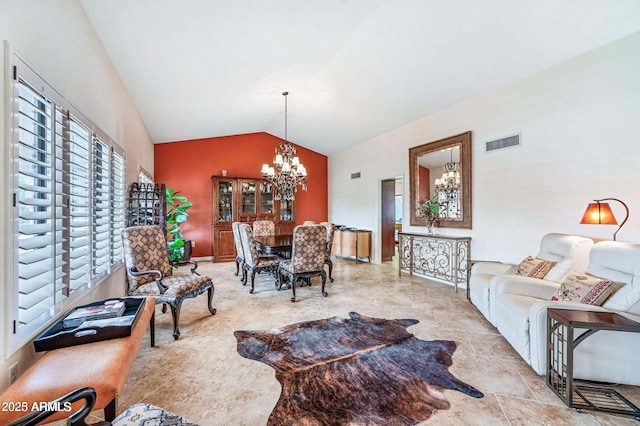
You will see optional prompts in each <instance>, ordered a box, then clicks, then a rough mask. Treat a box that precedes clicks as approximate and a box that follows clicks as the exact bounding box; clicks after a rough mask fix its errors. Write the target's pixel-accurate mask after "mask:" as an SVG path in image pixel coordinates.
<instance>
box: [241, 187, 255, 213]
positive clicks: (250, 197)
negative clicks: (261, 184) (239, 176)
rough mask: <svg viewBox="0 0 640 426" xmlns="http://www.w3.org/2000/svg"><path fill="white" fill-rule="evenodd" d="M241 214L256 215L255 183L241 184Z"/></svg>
mask: <svg viewBox="0 0 640 426" xmlns="http://www.w3.org/2000/svg"><path fill="white" fill-rule="evenodd" d="M241 185H242V214H256V183H255V182H242V183H241Z"/></svg>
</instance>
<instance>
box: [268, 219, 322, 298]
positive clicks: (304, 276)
mask: <svg viewBox="0 0 640 426" xmlns="http://www.w3.org/2000/svg"><path fill="white" fill-rule="evenodd" d="M326 244H327V228H326V227H325V226H319V225H311V226H304V225H299V226H296V227H295V228H294V229H293V244H292V247H291V259H287V260H282V261H280V267H279V268H278V275H279V280H280V283H283V280H284V278H287V279H288V281H289V283H290V285H291V290H292V292H293V296H292V297H291V301H292V302H295V301H296V281H298V280H305V281H307V282H310V279H311V278H312V277H315V276H318V275H319V276H320V277H322V288H321V292H322V296H324V297H327V292H326V291H325V290H324V287H325V284H326V282H327V273H326V272H325V270H324V261H325V256H326V252H327V249H326Z"/></svg>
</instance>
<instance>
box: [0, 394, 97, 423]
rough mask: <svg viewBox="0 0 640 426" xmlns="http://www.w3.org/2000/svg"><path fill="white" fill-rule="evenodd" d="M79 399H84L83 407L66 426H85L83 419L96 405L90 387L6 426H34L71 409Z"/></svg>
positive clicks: (67, 395) (70, 417)
mask: <svg viewBox="0 0 640 426" xmlns="http://www.w3.org/2000/svg"><path fill="white" fill-rule="evenodd" d="M81 399H84V405H83V406H82V407H81V408H80V409H79V410H78V411H77V412H75V413H73V414H72V415H70V416H69V422H68V423H67V424H70V425H71V426H86V425H87V423H86V422H85V417H87V416H88V415H89V413H91V410H92V409H93V406H94V405H95V403H96V391H95V389H93V388H90V387H86V388H80V389H76V390H74V391H72V392H69V393H68V394H66V395H64V396H61V397H60V398H58V399H56V400H55V401H52V403H48V404H47V406H46V408H45V409H44V410H40V411H32V412H31V413H29V414H27V415H26V416H23V417H21V418H19V419H17V420H14V421H13V422H11V423H9V424H8V425H7V426H31V425H34V426H35V425H37V424H39V423H40V422H42V420H44V419H46V418H47V417H49V416H51V415H53V414H55V413H57V412H59V411H69V410H70V409H71V404H72V403H73V402H76V401H79V400H81ZM52 408H54V409H52Z"/></svg>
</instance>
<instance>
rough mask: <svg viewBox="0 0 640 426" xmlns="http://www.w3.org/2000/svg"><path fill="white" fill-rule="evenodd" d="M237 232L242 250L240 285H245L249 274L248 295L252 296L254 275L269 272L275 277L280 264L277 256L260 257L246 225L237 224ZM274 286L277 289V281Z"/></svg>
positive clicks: (249, 229)
mask: <svg viewBox="0 0 640 426" xmlns="http://www.w3.org/2000/svg"><path fill="white" fill-rule="evenodd" d="M238 232H239V233H240V241H241V242H242V250H243V252H244V263H243V266H242V284H243V285H246V284H247V280H248V275H249V274H251V289H250V290H249V293H251V294H253V291H254V289H255V278H256V274H257V273H261V272H271V273H273V275H274V276H275V275H276V272H277V270H278V265H279V264H280V258H279V257H277V256H276V257H274V256H260V254H259V253H258V249H257V247H256V241H255V240H254V239H253V235H252V233H251V227H250V226H249V225H248V224H246V223H241V224H239V226H238ZM275 285H276V288H278V282H277V281H276V284H275Z"/></svg>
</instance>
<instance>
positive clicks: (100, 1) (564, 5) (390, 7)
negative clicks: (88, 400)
mask: <svg viewBox="0 0 640 426" xmlns="http://www.w3.org/2000/svg"><path fill="white" fill-rule="evenodd" d="M80 2H81V4H82V5H83V7H84V9H85V10H86V13H87V15H88V17H89V19H90V21H91V22H92V24H93V26H94V28H95V30H96V32H97V34H98V37H99V38H100V39H101V41H102V43H103V45H104V48H105V50H106V52H107V54H108V55H109V57H110V58H111V61H112V62H113V65H114V66H115V68H116V70H117V71H118V73H119V74H120V77H121V79H122V81H123V83H124V85H125V87H126V89H127V90H128V92H129V94H130V96H131V98H132V100H133V102H134V104H135V106H136V108H137V109H138V111H139V113H140V115H141V117H142V120H143V121H144V123H145V125H146V127H147V129H148V131H149V133H150V135H151V138H152V139H153V141H154V142H156V143H159V142H170V141H176V140H185V139H197V138H205V137H213V136H225V135H234V134H243V133H252V132H268V133H271V134H273V135H276V136H279V137H284V97H283V96H282V92H284V91H289V93H290V94H289V97H288V111H289V114H288V130H289V132H288V136H289V139H290V140H291V141H292V142H294V143H297V144H299V145H303V146H305V147H307V148H310V149H313V150H315V151H317V152H320V153H323V154H326V155H329V154H332V153H335V152H338V151H341V150H343V149H346V148H348V147H349V146H351V145H354V144H357V143H359V142H362V141H365V140H368V139H370V138H372V137H375V136H377V135H379V134H382V133H385V132H387V131H390V130H392V129H395V128H397V127H400V126H402V125H404V124H407V123H409V122H411V121H413V120H416V119H418V118H420V117H423V116H425V115H428V114H430V113H433V112H435V111H438V110H440V109H443V108H446V107H448V106H450V105H453V104H455V103H458V102H460V101H462V100H465V99H469V98H472V97H475V96H478V95H481V94H483V93H486V92H488V91H490V90H493V89H495V88H497V87H500V86H503V85H505V84H507V83H510V82H513V81H516V80H519V79H521V78H523V77H526V76H528V75H531V74H534V73H536V72H539V71H541V70H544V69H546V68H549V67H551V66H553V65H555V64H558V63H560V62H562V61H565V60H567V59H569V58H572V57H575V56H577V55H580V54H582V53H584V52H587V51H589V50H592V49H595V48H597V47H600V46H602V45H604V44H607V43H610V42H612V41H614V40H616V39H619V38H622V37H625V36H627V35H629V34H632V33H634V32H636V31H640V1H637V0H562V1H558V0H535V1H531V0H482V1H474V0H161V1H158V0H109V1H104V0H80Z"/></svg>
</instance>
